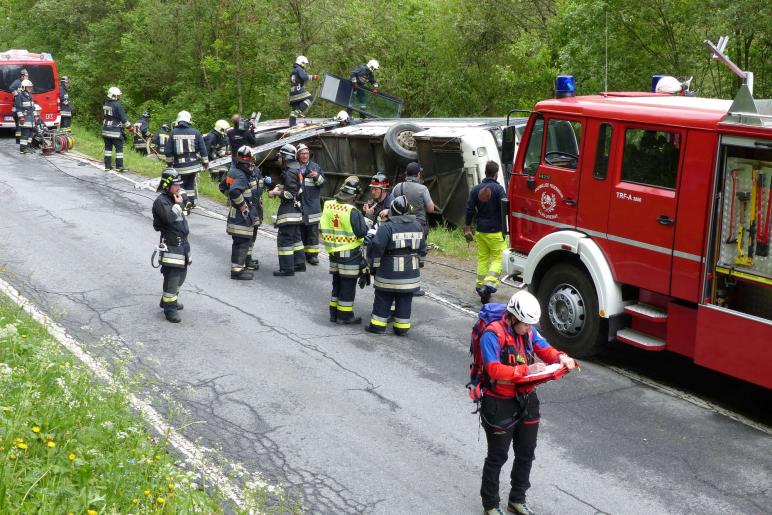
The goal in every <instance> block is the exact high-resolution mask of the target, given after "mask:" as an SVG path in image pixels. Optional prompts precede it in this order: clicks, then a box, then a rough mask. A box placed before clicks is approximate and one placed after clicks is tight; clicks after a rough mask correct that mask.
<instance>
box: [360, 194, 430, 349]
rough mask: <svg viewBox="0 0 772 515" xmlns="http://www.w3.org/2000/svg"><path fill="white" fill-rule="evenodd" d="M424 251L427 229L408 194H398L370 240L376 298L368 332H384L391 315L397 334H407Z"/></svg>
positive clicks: (371, 265)
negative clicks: (416, 215)
mask: <svg viewBox="0 0 772 515" xmlns="http://www.w3.org/2000/svg"><path fill="white" fill-rule="evenodd" d="M425 255H426V240H424V233H423V230H422V228H421V224H420V223H418V221H417V220H416V218H415V215H412V214H410V203H409V202H408V200H407V197H405V196H401V197H397V198H395V199H394V201H393V202H392V203H391V207H390V208H389V214H388V219H387V220H386V221H385V222H381V223H380V224H378V230H377V231H376V232H375V235H374V236H372V239H371V240H370V242H369V243H368V244H367V260H368V264H369V265H370V270H371V271H372V273H374V274H375V282H374V284H373V286H374V287H375V301H374V302H373V314H372V315H371V317H370V324H369V325H368V326H367V327H366V328H365V329H366V330H367V332H370V333H375V334H384V333H385V332H386V324H387V323H388V320H389V317H393V326H394V334H396V335H399V336H404V335H406V334H407V332H408V331H409V330H410V311H411V307H412V304H413V293H414V292H415V291H417V290H418V288H419V287H420V286H421V268H420V266H419V259H420V258H421V257H423V256H425ZM392 304H394V311H393V312H392V310H391V306H392Z"/></svg>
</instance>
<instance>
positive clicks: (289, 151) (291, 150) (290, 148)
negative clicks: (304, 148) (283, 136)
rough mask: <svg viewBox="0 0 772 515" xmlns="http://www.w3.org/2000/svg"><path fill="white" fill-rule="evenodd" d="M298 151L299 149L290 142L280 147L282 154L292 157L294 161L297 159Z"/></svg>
mask: <svg viewBox="0 0 772 515" xmlns="http://www.w3.org/2000/svg"><path fill="white" fill-rule="evenodd" d="M297 153H298V149H296V148H295V145H290V144H289V143H287V144H286V145H284V146H283V147H281V148H280V149H279V155H280V156H282V157H284V158H285V159H292V160H293V161H294V160H295V159H297Z"/></svg>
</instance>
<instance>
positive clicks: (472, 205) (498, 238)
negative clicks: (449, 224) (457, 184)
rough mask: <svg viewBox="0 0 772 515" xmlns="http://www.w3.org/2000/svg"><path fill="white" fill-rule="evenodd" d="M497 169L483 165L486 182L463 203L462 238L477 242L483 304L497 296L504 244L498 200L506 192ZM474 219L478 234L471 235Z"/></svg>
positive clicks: (499, 200)
mask: <svg viewBox="0 0 772 515" xmlns="http://www.w3.org/2000/svg"><path fill="white" fill-rule="evenodd" d="M498 175H499V165H498V163H496V162H495V161H488V163H486V165H485V179H483V181H482V182H481V183H480V184H478V185H477V186H475V187H474V188H472V191H470V192H469V199H468V200H467V202H466V220H465V222H464V223H465V225H464V238H466V241H468V242H471V241H472V240H474V239H477V286H476V288H475V290H476V291H477V294H478V295H479V296H480V300H481V301H482V303H483V304H486V303H487V302H488V301H489V300H490V298H491V294H493V293H496V290H497V287H498V285H499V275H501V255H502V254H503V253H504V247H505V246H506V241H505V240H504V233H503V232H502V231H501V199H504V198H507V192H506V191H504V187H503V186H501V184H499V182H498V180H497V177H498ZM475 216H476V218H477V234H476V235H473V234H472V219H473V218H475Z"/></svg>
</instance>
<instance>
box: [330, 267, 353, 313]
mask: <svg viewBox="0 0 772 515" xmlns="http://www.w3.org/2000/svg"><path fill="white" fill-rule="evenodd" d="M357 279H358V277H357V276H356V275H354V276H350V275H341V274H339V273H338V272H332V294H331V295H330V319H331V320H335V319H338V320H351V319H352V318H354V298H355V297H356V293H357Z"/></svg>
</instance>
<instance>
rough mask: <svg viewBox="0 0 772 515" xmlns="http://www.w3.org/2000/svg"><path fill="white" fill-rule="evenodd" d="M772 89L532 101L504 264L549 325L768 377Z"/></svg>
mask: <svg viewBox="0 0 772 515" xmlns="http://www.w3.org/2000/svg"><path fill="white" fill-rule="evenodd" d="M771 108H772V102H770V101H759V100H754V99H753V98H752V95H751V93H750V90H749V88H748V87H747V86H745V85H744V86H743V87H742V88H741V90H740V93H739V94H738V97H737V98H736V99H735V100H734V102H733V101H731V100H717V99H708V98H696V97H688V96H673V95H669V94H657V93H605V94H600V95H595V96H573V95H571V94H567V95H565V97H564V98H556V99H550V100H545V101H542V102H540V103H538V104H537V105H536V107H535V109H534V111H533V112H532V113H531V115H530V118H529V120H528V125H527V127H526V130H525V133H524V135H523V140H522V141H521V143H520V146H519V148H518V153H517V157H516V160H515V163H514V166H513V170H512V175H511V177H510V181H509V193H508V196H509V207H508V209H507V212H508V222H509V230H510V242H511V245H510V246H511V248H510V249H509V250H508V251H507V252H506V253H505V255H504V268H505V271H506V273H508V274H509V275H510V276H511V279H512V280H515V281H517V282H520V283H522V284H526V285H528V286H529V288H530V289H531V291H533V292H534V293H535V294H536V296H537V297H538V298H539V300H540V301H541V303H542V306H543V309H544V316H543V317H542V330H543V332H544V333H545V336H546V337H547V338H548V339H550V341H552V342H554V343H555V344H556V345H557V346H558V347H561V348H563V349H565V350H566V351H567V352H569V353H571V354H573V355H576V356H578V357H581V356H589V355H592V354H593V353H595V352H596V351H598V350H599V349H600V348H601V346H602V345H604V344H605V343H606V342H608V341H613V340H617V341H620V342H624V343H627V344H630V345H634V346H636V347H640V348H642V349H645V350H647V351H663V350H666V351H671V352H675V353H678V354H682V355H684V356H688V357H690V358H692V359H693V360H694V362H695V363H697V364H698V365H701V366H704V367H707V368H710V369H714V370H717V371H720V372H722V373H725V374H728V375H731V376H734V377H737V378H740V379H743V380H745V381H749V382H752V383H756V384H758V385H761V386H764V387H766V388H772V253H770V249H769V239H770V211H772V109H771Z"/></svg>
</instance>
